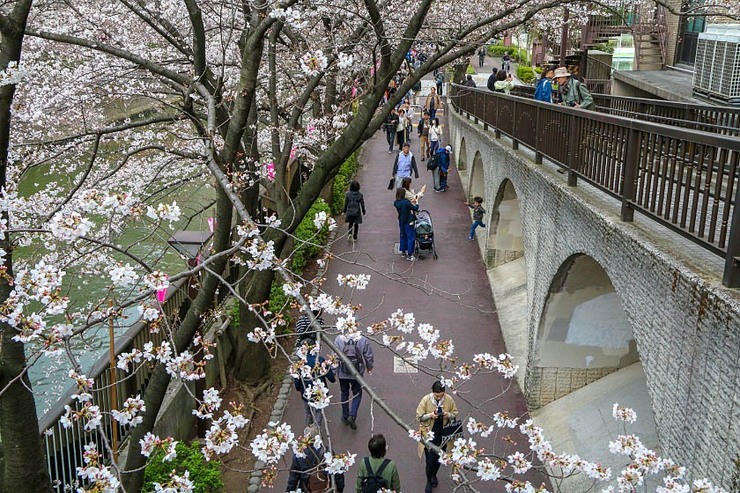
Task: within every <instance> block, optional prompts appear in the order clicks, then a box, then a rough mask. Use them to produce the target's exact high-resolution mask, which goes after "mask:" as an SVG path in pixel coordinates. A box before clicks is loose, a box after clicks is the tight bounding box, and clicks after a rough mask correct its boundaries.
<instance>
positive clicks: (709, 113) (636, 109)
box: [512, 81, 740, 136]
mask: <svg viewBox="0 0 740 493" xmlns="http://www.w3.org/2000/svg"><path fill="white" fill-rule="evenodd" d="M595 82H599V81H595ZM589 89H593V87H592V85H591V82H590V81H589ZM512 94H513V95H515V96H521V97H524V98H531V97H534V88H533V87H531V86H516V87H514V89H513V90H512ZM592 96H593V98H594V102H595V103H596V111H597V112H599V113H605V114H608V115H614V116H624V117H627V118H632V119H634V120H641V121H646V122H653V123H662V124H664V125H671V126H676V127H682V128H686V129H689V130H701V131H704V132H712V133H717V134H721V135H734V136H740V108H734V107H730V106H710V105H702V104H692V103H680V102H677V101H661V100H658V99H644V98H628V97H625V96H612V95H610V94H597V93H596V92H595V91H592Z"/></svg>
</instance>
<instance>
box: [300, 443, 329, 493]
mask: <svg viewBox="0 0 740 493" xmlns="http://www.w3.org/2000/svg"><path fill="white" fill-rule="evenodd" d="M311 455H313V457H314V459H315V462H313V461H309V458H308V455H306V463H307V465H308V468H309V469H314V468H317V467H318V465H319V463H320V462H321V459H320V458H319V457H317V456H316V453H315V452H314V451H313V450H311ZM306 487H307V488H308V493H325V492H326V491H329V489H330V488H331V480H330V479H329V475H328V474H327V473H326V471H322V470H320V469H319V470H316V471H313V472H312V473H311V474H310V475H309V476H308V479H307V480H306Z"/></svg>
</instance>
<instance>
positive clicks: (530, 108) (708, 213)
mask: <svg viewBox="0 0 740 493" xmlns="http://www.w3.org/2000/svg"><path fill="white" fill-rule="evenodd" d="M451 101H452V103H453V106H454V107H455V108H456V109H457V110H458V111H461V112H465V113H466V114H467V115H468V116H472V117H474V118H475V119H476V121H479V120H480V121H482V122H483V123H484V124H485V125H486V126H491V127H493V128H495V129H496V132H497V133H499V132H500V133H504V134H506V135H508V136H509V137H511V138H512V139H513V142H514V147H515V148H516V147H517V146H518V145H519V143H522V144H524V145H526V146H528V147H530V148H531V149H533V150H534V151H535V156H536V158H535V159H536V161H537V162H538V163H541V162H542V158H543V157H547V158H548V159H550V160H551V161H553V162H554V163H556V164H557V165H559V166H561V167H563V168H565V169H567V170H568V184H569V185H572V186H575V185H576V184H577V179H578V177H580V178H583V179H585V180H587V181H588V182H589V183H591V184H593V185H595V186H596V187H598V188H599V189H601V190H603V191H604V192H606V193H608V194H609V195H611V196H613V197H615V198H617V199H619V200H620V201H621V203H622V211H621V218H622V220H623V221H632V219H633V214H634V211H638V212H640V213H642V214H644V215H646V216H647V217H649V218H651V219H653V220H655V221H657V222H659V223H661V224H663V225H664V226H667V227H668V228H670V229H672V230H674V231H676V232H678V233H680V234H682V235H683V236H685V237H687V238H689V239H691V240H692V241H694V242H696V243H697V244H699V245H701V246H703V247H704V248H706V249H707V250H709V251H711V252H713V253H715V254H717V255H721V256H723V257H724V258H725V269H724V276H723V284H724V285H725V286H729V287H740V265H739V264H740V259H738V258H736V257H737V256H738V255H740V234H739V233H740V212H739V211H737V210H736V208H735V203H736V201H737V200H738V199H740V195H739V192H740V188H739V187H738V173H740V170H738V166H739V165H740V139H738V138H735V137H729V136H724V135H717V134H713V133H709V132H701V131H695V130H687V129H685V128H680V127H676V126H668V125H663V124H658V123H651V122H646V121H639V120H635V119H630V118H624V117H620V116H612V115H607V114H603V113H598V112H593V111H585V110H581V109H577V108H569V107H565V106H560V105H554V104H548V103H543V102H540V101H535V100H532V99H528V98H521V97H516V96H506V95H504V94H501V93H492V92H489V91H484V90H479V89H471V88H469V87H464V86H459V85H453V87H452V91H451Z"/></svg>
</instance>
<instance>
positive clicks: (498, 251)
mask: <svg viewBox="0 0 740 493" xmlns="http://www.w3.org/2000/svg"><path fill="white" fill-rule="evenodd" d="M488 235H489V236H488V248H487V250H486V265H488V267H489V268H493V267H498V266H499V265H502V264H505V263H507V262H511V261H512V260H516V259H518V258H520V257H522V256H524V240H523V239H522V216H521V210H520V208H519V196H518V195H517V194H516V190H515V189H514V184H513V183H511V180H504V182H503V183H502V184H501V186H500V187H499V191H498V193H497V194H496V201H495V203H494V205H493V208H492V210H491V224H489V226H488Z"/></svg>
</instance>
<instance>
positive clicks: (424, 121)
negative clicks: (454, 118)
mask: <svg viewBox="0 0 740 493" xmlns="http://www.w3.org/2000/svg"><path fill="white" fill-rule="evenodd" d="M430 125H431V120H430V119H429V112H428V111H427V110H424V113H422V115H421V120H419V125H418V126H417V133H418V134H419V151H420V152H421V160H422V161H424V159H426V158H428V157H431V154H429V126H430Z"/></svg>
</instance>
